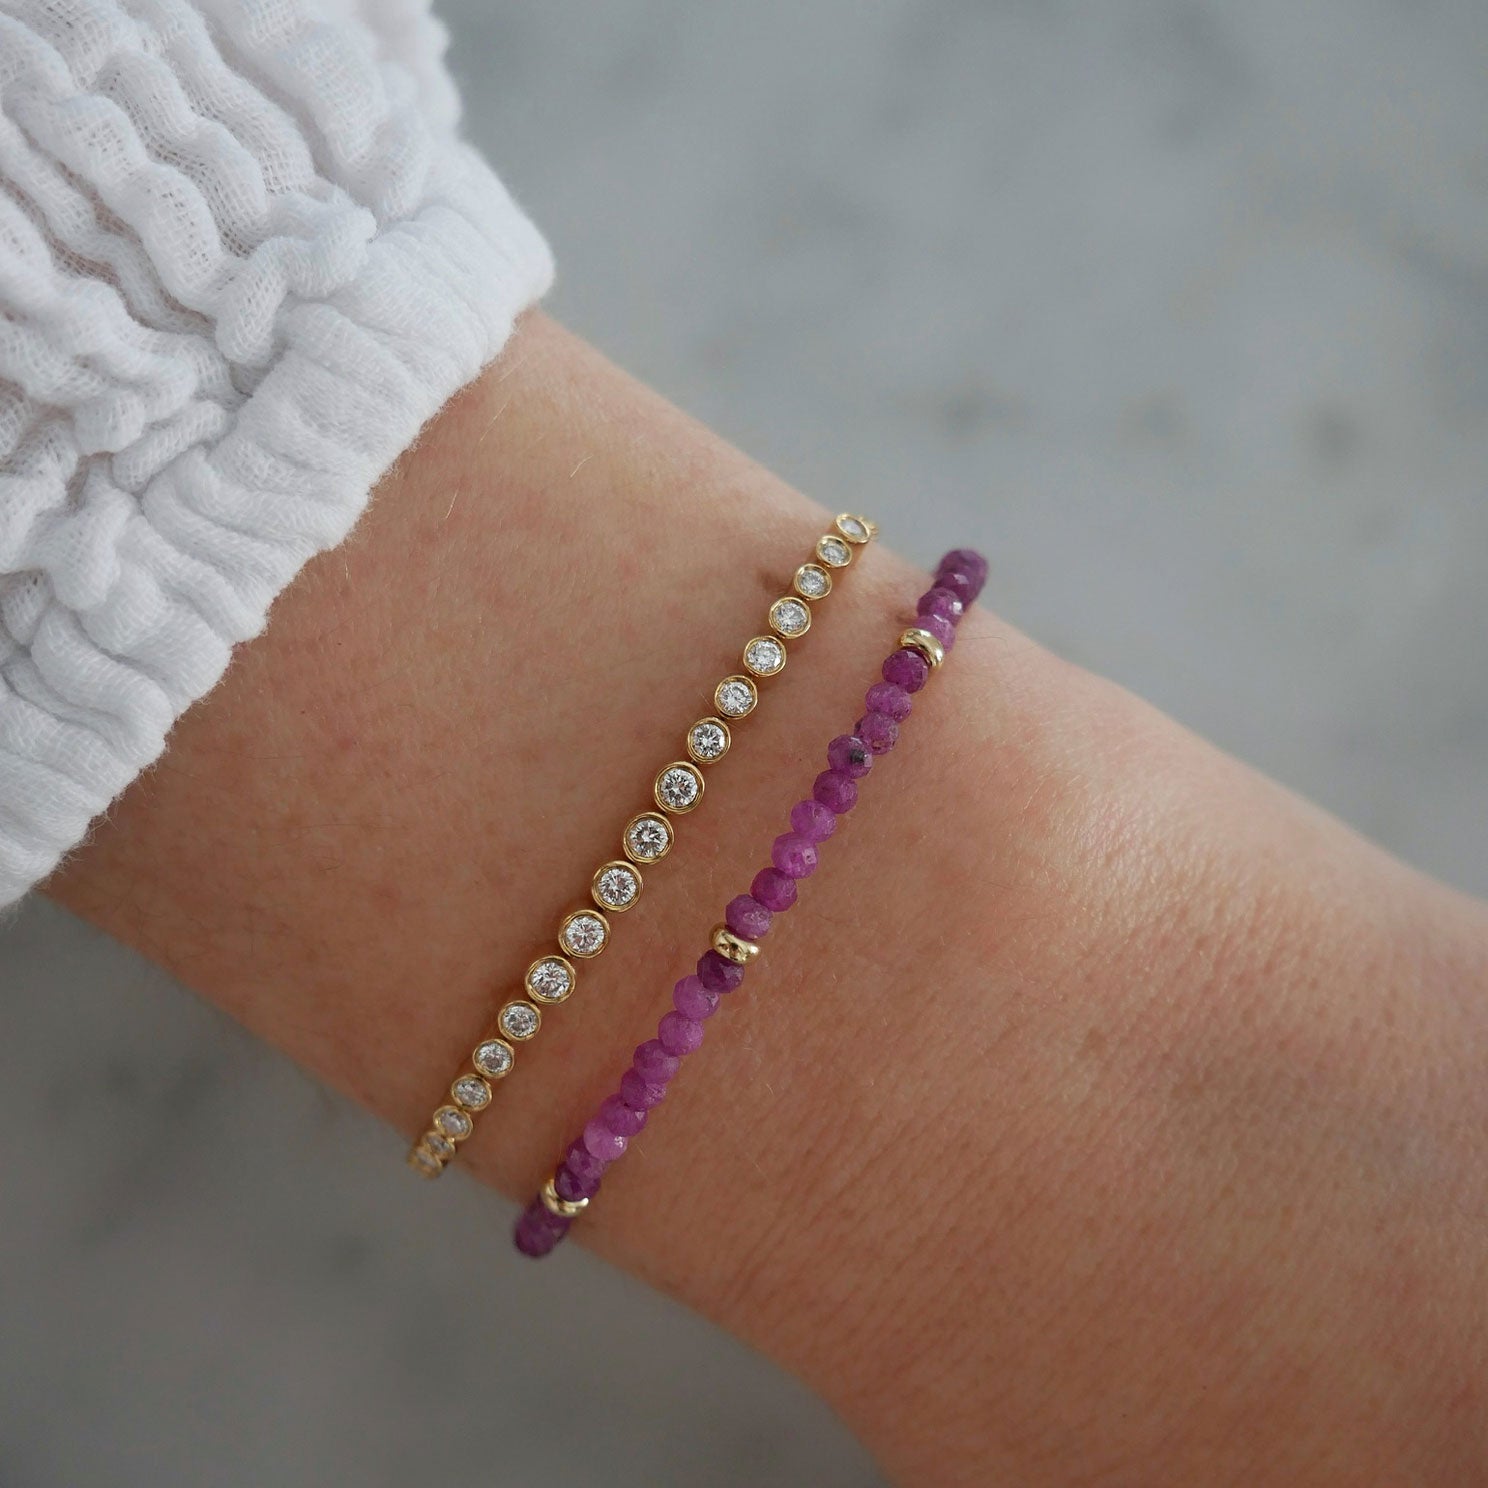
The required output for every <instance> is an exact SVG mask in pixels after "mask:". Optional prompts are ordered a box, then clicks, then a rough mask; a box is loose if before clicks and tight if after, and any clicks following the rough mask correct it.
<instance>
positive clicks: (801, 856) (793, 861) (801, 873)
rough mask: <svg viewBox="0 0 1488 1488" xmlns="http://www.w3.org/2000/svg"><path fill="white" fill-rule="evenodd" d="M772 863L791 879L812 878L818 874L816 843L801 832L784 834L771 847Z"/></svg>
mask: <svg viewBox="0 0 1488 1488" xmlns="http://www.w3.org/2000/svg"><path fill="white" fill-rule="evenodd" d="M770 861H771V862H772V863H773V864H774V865H775V866H776V867H777V868H778V869H779V870H780V871H781V872H782V873H786V874H789V875H790V877H791V878H810V876H811V875H812V874H813V873H815V872H816V862H817V852H816V843H814V842H813V841H812V840H811V839H810V838H809V837H803V836H802V835H801V834H800V833H799V832H782V833H781V834H780V836H778V837H777V838H776V839H775V841H774V842H773V843H772V844H771V845H770Z"/></svg>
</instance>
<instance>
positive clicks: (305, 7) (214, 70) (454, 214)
mask: <svg viewBox="0 0 1488 1488" xmlns="http://www.w3.org/2000/svg"><path fill="white" fill-rule="evenodd" d="M442 50H443V33H442V31H441V30H440V28H439V27H438V25H437V24H436V23H435V22H434V21H433V20H432V19H431V18H430V17H429V15H428V13H427V4H426V0H197V3H186V0H126V3H115V0H0V904H5V903H8V902H10V901H11V900H13V899H15V898H16V897H18V896H19V895H21V894H22V893H24V892H25V890H26V889H27V888H28V887H29V886H30V885H31V884H33V883H35V882H36V881H37V880H39V879H40V878H42V877H43V876H44V875H46V874H47V873H48V872H49V871H50V870H51V869H52V868H53V867H54V866H55V864H56V863H57V862H58V860H59V858H60V857H61V856H62V854H64V853H65V852H66V851H67V850H68V849H69V848H71V847H72V846H74V845H75V844H76V843H77V842H78V841H79V840H81V838H82V837H83V835H84V833H85V832H86V830H87V828H88V824H89V822H90V821H91V820H92V819H93V817H94V816H96V815H97V814H98V813H99V812H100V811H102V810H103V809H104V808H105V807H106V806H107V805H108V803H109V802H110V801H111V800H112V799H113V798H114V797H115V796H116V795H117V794H118V793H119V792H120V791H121V790H122V789H123V788H124V787H125V786H126V785H127V784H128V783H129V782H130V780H131V779H132V778H133V777H134V776H135V775H136V774H137V773H138V772H139V771H140V770H141V769H142V768H143V767H144V766H146V765H147V764H149V763H150V762H151V761H152V760H154V759H155V758H156V757H157V755H158V754H159V753H160V751H161V749H162V748H163V746H164V743H165V737H166V733H167V731H168V730H169V729H170V727H171V724H172V723H173V721H174V720H175V719H176V717H177V716H178V715H179V714H180V713H181V712H182V711H183V710H184V709H185V708H186V707H187V706H189V705H190V704H191V703H192V702H193V701H194V700H196V699H197V698H199V697H200V696H201V695H202V694H203V693H204V692H206V691H207V690H208V689H209V688H210V687H212V685H213V684H214V683H215V682H216V681H217V679H218V678H219V677H220V676H221V674H222V671H223V669H224V667H225V666H226V664H227V661H228V656H229V651H230V649H231V647H232V645H233V643H234V642H236V641H239V640H242V639H244V638H246V637H249V636H252V635H254V634H256V633H257V632H258V631H259V630H260V629H261V628H262V626H263V624H264V620H265V616H266V612H267V610H268V606H269V604H270V602H271V601H272V600H273V598H274V596H275V595H276V594H277V593H278V592H279V591H280V590H281V589H282V588H283V587H284V586H285V584H287V583H288V582H289V580H290V579H291V578H292V577H293V576H294V574H295V573H296V572H297V570H298V569H299V568H300V567H301V565H303V564H304V562H305V561H306V560H307V559H308V558H310V557H311V556H312V555H313V554H315V553H316V552H319V551H321V550H322V549H325V548H327V547H330V546H332V545H334V544H335V543H337V542H339V541H340V540H341V539H342V538H343V537H344V536H345V535H346V533H347V531H348V529H349V528H350V527H351V525H352V524H353V522H355V520H356V518H357V516H358V515H359V513H360V512H361V511H362V508H363V507H364V505H365V503H366V500H367V495H368V492H369V490H370V488H371V486H372V484H373V483H374V482H375V481H376V479H377V478H378V476H379V475H380V474H381V473H382V472H383V470H384V469H385V468H386V467H387V466H388V465H389V463H391V461H392V460H393V458H394V457H395V456H396V455H397V454H398V452H399V451H400V450H401V449H403V448H404V447H405V446H406V445H408V444H409V443H410V442H411V441H412V439H413V438H414V436H415V435H416V433H417V432H418V429H419V427H420V425H421V424H422V423H423V422H424V421H425V419H427V418H428V417H429V415H430V414H432V413H433V412H434V411H435V410H436V409H437V408H438V407H439V405H440V404H441V403H442V402H444V401H445V399H447V398H448V397H449V396H450V394H452V393H453V392H454V391H455V390H456V389H457V388H459V387H460V386H461V385H462V384H463V383H465V382H467V381H469V380H470V378H472V377H473V376H474V375H475V374H476V373H477V372H478V371H479V370H480V368H481V367H482V366H483V365H484V364H485V363H486V362H487V361H489V360H490V358H491V357H493V356H494V355H495V354H496V352H497V351H498V350H499V349H500V347H501V345H502V342H503V341H504V340H505V339H506V337H507V335H508V334H509V332H510V329H511V324H512V320H513V317H514V316H515V315H516V314H517V313H518V312H519V311H520V310H522V309H523V308H524V307H525V306H527V305H528V304H530V303H531V302H532V301H533V300H534V299H536V298H537V297H538V296H539V295H540V294H541V293H542V292H543V290H544V289H545V288H546V287H547V285H548V283H549V280H550V277H551V263H550V260H549V256H548V252H547V248H546V246H545V245H544V243H543V241H542V239H541V237H540V236H539V235H538V233H537V232H536V230H535V229H534V228H533V227H532V225H531V224H530V223H529V222H528V220H527V219H526V217H525V216H523V214H522V213H521V211H520V210H519V209H518V208H517V207H516V205H515V204H514V203H513V202H512V200H511V198H510V197H509V196H508V195H507V193H506V191H505V190H504V189H503V187H502V186H501V184H500V182H499V181H498V180H497V179H496V177H495V176H494V175H493V174H492V173H491V171H490V170H489V169H488V168H487V167H486V166H485V164H484V163H483V162H482V161H481V160H480V159H479V158H478V157H477V156H476V155H475V154H474V153H473V152H472V151H471V150H470V149H469V147H468V146H466V145H465V144H463V143H462V142H461V141H460V139H459V138H458V136H457V134H456V132H455V127H456V114H457V100H456V97H455V92H454V89H453V87H452V86H451V84H450V81H449V79H448V77H447V75H446V74H445V72H444V69H443V64H442V61H441V54H442Z"/></svg>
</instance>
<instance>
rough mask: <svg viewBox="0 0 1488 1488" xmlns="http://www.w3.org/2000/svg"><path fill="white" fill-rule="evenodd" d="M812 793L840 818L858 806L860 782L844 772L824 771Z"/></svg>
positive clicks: (817, 778) (817, 779) (813, 786)
mask: <svg viewBox="0 0 1488 1488" xmlns="http://www.w3.org/2000/svg"><path fill="white" fill-rule="evenodd" d="M811 793H812V795H814V796H815V797H816V799H817V800H818V801H820V802H821V803H822V805H823V806H825V807H826V808H827V810H828V811H832V812H835V813H836V814H837V815H838V816H841V815H843V813H844V812H848V811H851V810H852V809H853V807H854V806H856V805H857V804H858V782H857V781H856V780H854V779H853V778H852V776H851V775H849V774H847V773H846V771H843V770H823V771H822V772H821V774H820V775H818V776H817V777H816V781H815V783H814V784H813V785H812V787H811Z"/></svg>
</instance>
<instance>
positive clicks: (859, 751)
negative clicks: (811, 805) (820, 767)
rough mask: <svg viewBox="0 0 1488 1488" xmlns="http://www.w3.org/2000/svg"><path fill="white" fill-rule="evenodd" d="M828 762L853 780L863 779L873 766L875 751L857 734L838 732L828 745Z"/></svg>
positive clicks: (818, 798)
mask: <svg viewBox="0 0 1488 1488" xmlns="http://www.w3.org/2000/svg"><path fill="white" fill-rule="evenodd" d="M827 763H828V764H829V765H830V766H831V767H832V768H833V769H834V770H840V771H841V772H842V774H844V775H847V776H850V777H851V778H852V779H853V780H861V779H862V778H863V776H865V775H866V774H867V773H868V772H869V771H870V770H871V769H872V768H873V752H872V751H871V750H870V749H869V748H868V746H867V745H866V744H865V743H864V742H863V741H862V740H861V739H860V738H858V736H857V735H856V734H838V735H837V737H836V738H835V739H833V740H832V742H831V743H830V744H828V745H827ZM816 799H817V800H818V801H819V800H821V797H820V796H818V797H817V798H816Z"/></svg>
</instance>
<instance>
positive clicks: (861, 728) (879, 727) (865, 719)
mask: <svg viewBox="0 0 1488 1488" xmlns="http://www.w3.org/2000/svg"><path fill="white" fill-rule="evenodd" d="M857 734H858V737H859V738H860V739H861V740H862V741H863V742H864V743H865V744H866V745H867V746H868V747H869V748H870V749H871V750H872V751H873V752H874V754H887V753H888V752H889V750H891V749H892V748H893V747H894V746H895V745H896V744H897V743H898V742H899V725H898V724H897V723H895V722H894V720H893V719H892V718H890V717H889V715H888V714H887V713H865V714H864V715H863V716H862V717H861V718H860V719H858V727H857Z"/></svg>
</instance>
